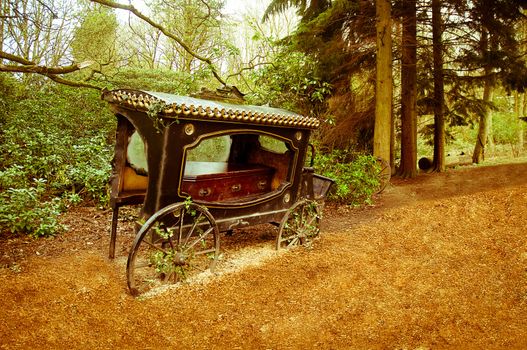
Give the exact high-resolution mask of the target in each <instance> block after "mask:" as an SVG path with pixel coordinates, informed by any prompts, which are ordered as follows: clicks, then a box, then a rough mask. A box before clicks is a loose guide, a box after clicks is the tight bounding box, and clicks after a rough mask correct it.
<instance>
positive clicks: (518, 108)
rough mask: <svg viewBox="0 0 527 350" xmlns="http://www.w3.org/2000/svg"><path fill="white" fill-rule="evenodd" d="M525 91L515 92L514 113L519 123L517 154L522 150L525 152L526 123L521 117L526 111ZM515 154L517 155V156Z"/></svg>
mask: <svg viewBox="0 0 527 350" xmlns="http://www.w3.org/2000/svg"><path fill="white" fill-rule="evenodd" d="M524 108H525V93H521V94H520V93H519V92H518V91H516V93H515V94H514V115H515V117H516V123H517V124H518V125H517V126H518V134H517V138H518V142H517V143H516V147H515V148H516V152H515V153H516V154H517V155H519V154H520V153H521V152H523V123H525V122H524V121H523V120H521V119H520V117H522V113H525V110H524ZM517 155H515V156H517Z"/></svg>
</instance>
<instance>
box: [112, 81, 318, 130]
mask: <svg viewBox="0 0 527 350" xmlns="http://www.w3.org/2000/svg"><path fill="white" fill-rule="evenodd" d="M102 99H103V100H105V101H107V102H109V103H112V104H116V105H119V106H122V107H125V108H129V109H134V110H138V111H144V112H148V111H149V110H151V109H152V108H156V107H155V106H156V105H159V104H160V103H161V104H164V105H160V107H161V108H162V110H161V111H160V114H161V115H162V116H163V117H167V118H170V117H172V118H178V117H182V118H185V119H200V120H210V121H231V122H238V123H248V124H260V125H274V126H284V127H292V128H305V129H316V128H317V127H318V126H319V125H320V121H319V120H318V119H316V118H313V117H304V116H301V115H299V114H296V113H292V112H289V111H286V110H284V109H279V108H271V107H261V106H251V105H235V104H229V103H223V102H217V101H210V100H203V99H198V98H192V97H184V96H177V95H170V94H165V93H159V92H151V91H140V90H128V89H119V90H112V91H104V92H103V94H102Z"/></svg>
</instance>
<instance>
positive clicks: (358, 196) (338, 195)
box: [315, 150, 380, 206]
mask: <svg viewBox="0 0 527 350" xmlns="http://www.w3.org/2000/svg"><path fill="white" fill-rule="evenodd" d="M315 169H316V170H317V172H319V173H320V174H322V175H324V176H327V177H329V178H331V179H333V180H335V183H334V184H333V186H332V188H331V190H330V191H329V193H328V198H327V199H328V200H329V201H334V202H338V203H341V204H347V205H352V206H359V205H363V204H372V196H373V194H375V192H376V191H377V190H378V188H379V184H380V181H379V176H378V173H379V170H380V167H379V164H378V163H377V161H376V159H375V157H373V156H371V155H357V156H355V157H354V158H353V159H349V153H347V152H344V151H340V150H334V151H333V152H331V153H328V154H318V155H317V157H316V158H315Z"/></svg>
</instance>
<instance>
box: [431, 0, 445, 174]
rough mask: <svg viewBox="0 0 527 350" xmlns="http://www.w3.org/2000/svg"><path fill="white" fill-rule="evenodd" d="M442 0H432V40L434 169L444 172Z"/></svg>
mask: <svg viewBox="0 0 527 350" xmlns="http://www.w3.org/2000/svg"><path fill="white" fill-rule="evenodd" d="M442 22H443V21H442V19H441V1H440V0H432V40H433V55H434V170H435V171H438V172H443V171H445V169H446V164H445V116H444V114H443V110H444V108H443V106H444V99H445V96H444V95H445V93H444V92H445V87H444V79H443V40H442V38H441V33H442V32H443V24H442Z"/></svg>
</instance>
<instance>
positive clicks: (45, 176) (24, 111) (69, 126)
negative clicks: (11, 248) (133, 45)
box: [0, 75, 115, 236]
mask: <svg viewBox="0 0 527 350" xmlns="http://www.w3.org/2000/svg"><path fill="white" fill-rule="evenodd" d="M7 87H9V90H8V89H7ZM0 90H3V91H7V93H8V96H6V98H5V99H4V103H6V104H7V108H6V109H5V111H6V113H5V114H3V115H2V118H1V119H0V126H1V131H0V191H1V196H0V230H1V231H3V232H11V233H15V234H20V233H26V234H30V235H33V236H44V235H52V234H55V233H58V232H60V231H61V230H62V229H63V227H62V226H61V225H60V224H59V223H58V215H59V213H60V212H61V211H63V210H64V209H65V208H66V207H68V206H70V205H74V204H77V203H79V202H80V201H81V200H83V199H84V200H91V201H94V202H95V203H99V204H103V205H104V204H106V203H107V202H108V189H107V187H108V186H107V185H108V181H109V177H110V174H111V159H112V156H113V146H112V144H113V137H114V135H115V119H114V117H113V115H112V114H111V113H110V112H109V111H108V109H107V106H106V105H105V104H104V103H103V102H102V101H101V100H100V97H99V93H98V92H96V91H86V90H79V89H71V88H68V87H63V86H58V85H46V84H43V85H42V86H40V87H38V86H37V87H35V86H33V90H32V91H31V90H30V88H28V87H26V86H24V85H23V84H21V83H19V82H17V81H13V80H10V79H8V78H6V77H5V75H4V76H3V77H2V76H0ZM35 179H38V180H35Z"/></svg>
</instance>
